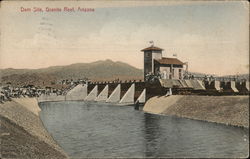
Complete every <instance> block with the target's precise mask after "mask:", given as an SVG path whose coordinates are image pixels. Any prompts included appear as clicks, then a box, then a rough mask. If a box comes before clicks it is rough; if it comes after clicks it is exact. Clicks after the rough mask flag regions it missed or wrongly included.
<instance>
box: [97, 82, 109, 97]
mask: <svg viewBox="0 0 250 159" xmlns="http://www.w3.org/2000/svg"><path fill="white" fill-rule="evenodd" d="M108 89H109V86H108V85H106V86H105V87H104V89H103V90H102V91H101V93H100V94H99V95H98V96H97V97H96V99H95V101H106V100H107V99H108V91H109V90H108Z"/></svg>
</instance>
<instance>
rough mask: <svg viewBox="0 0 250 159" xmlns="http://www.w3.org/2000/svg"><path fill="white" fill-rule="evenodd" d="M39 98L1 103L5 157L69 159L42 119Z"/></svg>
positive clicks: (0, 111)
mask: <svg viewBox="0 0 250 159" xmlns="http://www.w3.org/2000/svg"><path fill="white" fill-rule="evenodd" d="M39 111H40V108H39V106H38V104H37V102H36V99H35V98H19V99H14V100H13V101H9V102H5V103H3V104H0V118H1V125H2V127H1V145H3V146H2V147H4V148H1V155H2V156H1V157H3V158H14V157H16V158H60V159H61V158H67V155H66V154H65V153H64V151H63V150H62V149H61V148H60V147H59V146H58V145H57V143H56V142H55V141H54V140H53V138H52V137H51V136H50V135H49V133H48V132H47V130H46V129H45V128H44V126H43V123H42V121H41V120H40V118H39V116H38V113H39Z"/></svg>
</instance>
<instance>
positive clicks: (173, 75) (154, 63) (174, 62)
mask: <svg viewBox="0 0 250 159" xmlns="http://www.w3.org/2000/svg"><path fill="white" fill-rule="evenodd" d="M141 51H142V52H144V80H145V79H146V76H147V75H156V76H160V78H162V79H183V74H184V67H183V66H184V63H183V62H182V61H180V60H179V59H177V58H167V57H162V51H163V49H161V48H159V47H156V46H153V45H152V46H150V47H148V48H145V49H143V50H141Z"/></svg>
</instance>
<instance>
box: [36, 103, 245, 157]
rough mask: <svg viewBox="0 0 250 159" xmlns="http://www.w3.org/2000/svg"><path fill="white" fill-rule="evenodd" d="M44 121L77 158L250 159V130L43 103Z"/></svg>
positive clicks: (115, 108)
mask: <svg viewBox="0 0 250 159" xmlns="http://www.w3.org/2000/svg"><path fill="white" fill-rule="evenodd" d="M40 107H41V109H42V111H41V113H40V118H41V120H42V121H43V123H44V126H45V127H46V128H47V130H48V131H49V133H50V134H51V135H52V136H53V138H54V139H55V140H56V141H57V143H58V144H59V145H60V146H61V147H62V148H63V149H64V150H65V151H66V153H68V155H69V156H70V157H72V158H83V157H178V158H180V157H188V158H190V157H199V158H204V157H213V158H215V157H216V158H217V157H222V158H228V157H237V158H238V157H246V156H247V155H248V148H249V146H248V145H249V135H248V132H249V129H243V128H237V127H231V126H225V125H222V124H215V123H208V122H203V121H195V120H189V119H182V118H177V117H169V116H161V115H153V114H148V113H144V112H142V111H136V110H134V108H133V107H130V106H114V105H106V104H105V105H104V104H100V103H86V102H77V101H64V102H45V103H40Z"/></svg>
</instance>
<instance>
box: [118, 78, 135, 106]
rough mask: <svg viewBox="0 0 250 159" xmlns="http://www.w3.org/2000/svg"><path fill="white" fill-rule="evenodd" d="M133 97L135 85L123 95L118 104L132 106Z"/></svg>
mask: <svg viewBox="0 0 250 159" xmlns="http://www.w3.org/2000/svg"><path fill="white" fill-rule="evenodd" d="M134 96H135V84H134V83H133V84H132V85H131V86H130V88H129V89H128V90H127V92H126V93H125V94H124V96H123V97H122V99H121V100H120V102H119V103H132V104H134Z"/></svg>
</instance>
